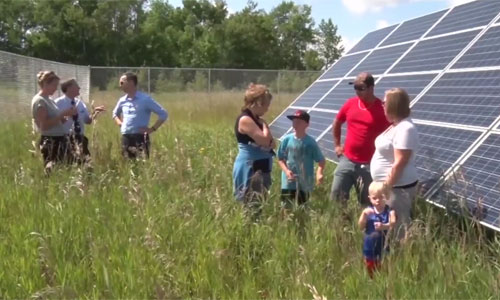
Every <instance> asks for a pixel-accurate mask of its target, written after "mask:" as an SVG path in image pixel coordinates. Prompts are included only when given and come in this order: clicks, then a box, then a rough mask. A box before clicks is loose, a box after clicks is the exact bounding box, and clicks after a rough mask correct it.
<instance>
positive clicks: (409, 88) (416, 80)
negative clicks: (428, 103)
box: [375, 74, 436, 100]
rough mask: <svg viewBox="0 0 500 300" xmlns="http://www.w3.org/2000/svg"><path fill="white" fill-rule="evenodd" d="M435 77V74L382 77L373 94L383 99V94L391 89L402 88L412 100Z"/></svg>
mask: <svg viewBox="0 0 500 300" xmlns="http://www.w3.org/2000/svg"><path fill="white" fill-rule="evenodd" d="M434 77H436V74H424V75H403V76H390V77H383V78H382V80H380V81H379V82H378V83H377V85H376V86H375V94H376V95H377V97H379V98H380V99H384V93H385V91H386V90H388V89H391V88H396V87H398V88H403V89H404V90H406V92H407V93H408V95H409V96H410V99H411V100H413V98H415V97H416V96H417V95H418V94H420V92H421V91H422V90H423V89H424V88H425V87H426V86H427V85H428V84H429V83H430V82H431V81H432V79H434Z"/></svg>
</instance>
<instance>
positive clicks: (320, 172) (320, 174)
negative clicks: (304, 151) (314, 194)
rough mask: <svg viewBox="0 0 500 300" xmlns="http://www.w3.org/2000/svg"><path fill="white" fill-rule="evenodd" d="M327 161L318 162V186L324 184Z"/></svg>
mask: <svg viewBox="0 0 500 300" xmlns="http://www.w3.org/2000/svg"><path fill="white" fill-rule="evenodd" d="M325 165H326V160H322V161H320V162H318V170H317V171H316V184H318V185H319V184H321V183H323V173H324V170H325Z"/></svg>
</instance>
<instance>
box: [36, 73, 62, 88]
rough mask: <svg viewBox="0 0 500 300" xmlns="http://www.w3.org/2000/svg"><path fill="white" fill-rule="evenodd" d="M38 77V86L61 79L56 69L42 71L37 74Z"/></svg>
mask: <svg viewBox="0 0 500 300" xmlns="http://www.w3.org/2000/svg"><path fill="white" fill-rule="evenodd" d="M36 77H37V78H38V86H40V87H43V86H44V85H45V84H50V83H52V82H53V81H54V80H59V77H58V76H57V75H56V73H55V72H54V71H40V72H38V74H37V75H36Z"/></svg>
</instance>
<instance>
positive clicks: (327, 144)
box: [318, 126, 347, 162]
mask: <svg viewBox="0 0 500 300" xmlns="http://www.w3.org/2000/svg"><path fill="white" fill-rule="evenodd" d="M346 135H347V129H346V127H345V126H343V127H342V134H341V143H342V144H344V141H345V137H346ZM318 145H319V147H320V148H321V152H323V155H324V156H325V157H326V158H327V159H329V160H332V161H335V162H337V161H338V157H337V154H336V153H335V146H334V143H333V134H332V132H331V131H329V132H327V133H326V134H325V135H324V136H323V137H322V138H321V139H320V140H319V141H318Z"/></svg>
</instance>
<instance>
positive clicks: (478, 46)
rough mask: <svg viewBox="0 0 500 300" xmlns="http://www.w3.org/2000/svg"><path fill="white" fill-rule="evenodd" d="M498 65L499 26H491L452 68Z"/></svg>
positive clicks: (499, 51)
mask: <svg viewBox="0 0 500 300" xmlns="http://www.w3.org/2000/svg"><path fill="white" fill-rule="evenodd" d="M499 65H500V26H499V27H492V28H490V29H488V31H487V32H486V33H485V34H484V35H483V36H482V37H481V38H480V39H479V40H478V41H477V42H476V43H475V44H474V46H472V47H471V48H470V49H469V50H468V51H467V52H466V53H465V54H464V55H463V56H462V57H461V58H460V59H459V60H458V61H457V62H456V63H455V64H454V65H453V67H452V68H454V69H457V68H477V67H491V66H499Z"/></svg>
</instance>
